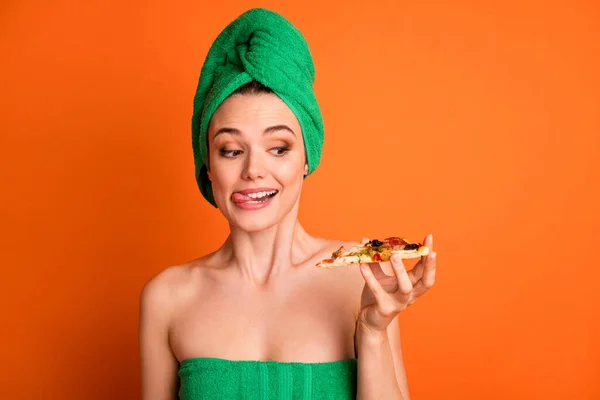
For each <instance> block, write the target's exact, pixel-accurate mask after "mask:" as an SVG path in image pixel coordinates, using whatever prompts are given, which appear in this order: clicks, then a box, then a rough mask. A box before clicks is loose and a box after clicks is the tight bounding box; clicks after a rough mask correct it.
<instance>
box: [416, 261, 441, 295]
mask: <svg viewBox="0 0 600 400" xmlns="http://www.w3.org/2000/svg"><path fill="white" fill-rule="evenodd" d="M436 258H437V253H435V252H433V253H431V254H430V255H429V256H428V257H427V258H425V259H424V261H423V262H424V263H423V276H422V277H421V279H420V280H419V281H418V282H417V284H416V285H415V289H414V292H415V293H414V295H416V296H420V295H422V294H423V293H425V292H426V291H427V290H429V288H431V287H432V286H433V285H434V284H435V270H436Z"/></svg>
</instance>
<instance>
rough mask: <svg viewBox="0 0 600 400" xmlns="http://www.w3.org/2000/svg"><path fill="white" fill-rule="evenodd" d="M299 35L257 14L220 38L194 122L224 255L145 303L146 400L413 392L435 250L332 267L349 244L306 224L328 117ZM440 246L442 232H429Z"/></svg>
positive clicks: (189, 269) (172, 275)
mask: <svg viewBox="0 0 600 400" xmlns="http://www.w3.org/2000/svg"><path fill="white" fill-rule="evenodd" d="M313 81H314V66H313V62H312V58H311V56H310V52H309V49H308V45H307V44H306V42H305V40H304V38H303V36H302V34H301V33H300V32H299V31H298V30H297V29H296V28H295V27H294V26H293V25H292V24H291V23H290V22H289V21H287V20H286V19H284V18H283V17H281V16H280V15H278V14H276V13H273V12H271V11H268V10H264V9H253V10H250V11H248V12H246V13H244V14H242V15H241V16H240V17H238V18H237V19H236V20H235V21H233V22H232V23H231V24H230V25H229V26H228V27H227V28H225V30H224V31H223V32H222V33H221V34H220V35H219V37H218V38H217V39H216V41H215V43H214V44H213V46H212V47H211V49H210V51H209V54H208V56H207V58H206V62H205V64H204V66H203V68H202V72H201V76H200V81H199V84H198V90H197V93H196V96H195V99H194V116H193V119H192V132H193V134H192V138H193V149H194V156H195V162H196V178H197V181H198V185H199V187H200V190H201V192H202V194H203V195H204V197H205V198H206V199H207V200H208V201H209V202H211V204H213V205H214V206H216V207H218V208H219V209H220V211H221V212H222V213H223V215H224V216H225V218H227V220H228V221H229V225H230V230H231V233H230V235H229V237H228V238H227V240H226V241H225V243H224V244H223V245H222V246H221V247H220V248H219V249H218V250H217V251H215V252H213V253H211V254H208V255H206V256H204V257H201V258H199V259H196V260H193V261H190V262H188V263H186V264H184V265H179V266H172V267H169V268H167V269H165V270H164V271H162V272H161V273H159V274H158V275H157V276H155V277H154V278H153V279H151V280H150V281H149V282H148V283H147V284H146V285H145V287H144V289H143V292H142V295H141V299H140V331H139V335H140V337H139V340H140V354H141V367H142V398H143V399H144V400H154V399H175V398H177V396H178V395H179V396H180V398H183V399H238V398H240V399H292V398H294V399H350V398H355V397H356V396H358V398H361V399H407V398H408V388H407V383H406V376H405V372H404V364H403V361H402V355H401V351H400V333H399V326H398V323H397V320H396V317H397V314H398V312H400V311H401V310H403V309H404V308H406V307H407V305H408V304H411V303H412V302H413V301H414V300H415V299H416V298H417V297H418V296H419V295H421V294H422V293H424V292H425V291H426V290H427V288H429V287H431V285H432V284H433V281H434V276H435V253H433V252H431V253H430V255H429V256H426V257H424V258H422V259H421V260H420V261H419V263H418V264H417V266H416V267H415V268H414V269H413V270H411V271H409V272H406V271H405V269H404V267H403V265H402V262H401V261H400V260H393V261H392V262H391V263H382V264H381V265H380V264H370V265H361V266H360V267H359V268H352V267H347V268H337V269H332V270H327V271H323V270H320V269H317V268H315V267H314V266H315V264H316V263H317V262H318V261H320V260H322V259H324V258H328V257H330V255H331V253H332V252H333V251H334V250H336V249H337V248H338V247H339V246H341V245H344V246H346V247H349V246H353V245H354V244H355V243H346V242H342V241H336V240H328V239H322V238H316V237H313V236H311V235H309V234H308V233H307V232H306V231H305V230H304V229H303V227H302V225H301V224H300V222H299V221H298V219H297V217H298V205H299V199H300V193H301V191H302V184H303V181H304V178H305V177H306V176H307V175H309V174H310V173H311V172H312V171H314V169H315V168H316V166H317V165H318V163H319V160H320V155H321V147H322V143H323V124H322V121H321V114H320V111H319V107H318V105H317V102H316V99H315V97H314V93H313V89H312V85H313ZM425 244H426V245H427V246H429V247H430V248H431V246H432V238H431V236H428V237H426V238H425Z"/></svg>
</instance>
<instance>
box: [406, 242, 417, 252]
mask: <svg viewBox="0 0 600 400" xmlns="http://www.w3.org/2000/svg"><path fill="white" fill-rule="evenodd" d="M418 248H419V245H418V244H416V243H411V244H407V245H406V246H404V250H417V249H418Z"/></svg>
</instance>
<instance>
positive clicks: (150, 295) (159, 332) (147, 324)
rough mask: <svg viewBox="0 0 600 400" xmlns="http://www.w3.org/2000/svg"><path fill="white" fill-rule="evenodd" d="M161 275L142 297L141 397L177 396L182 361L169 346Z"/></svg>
mask: <svg viewBox="0 0 600 400" xmlns="http://www.w3.org/2000/svg"><path fill="white" fill-rule="evenodd" d="M167 288H168V286H167V285H166V282H164V277H162V276H161V274H159V275H157V276H156V277H155V278H153V279H152V280H151V281H150V282H148V283H147V284H146V285H145V286H144V289H143V290H142V294H141V296H140V317H139V332H138V333H139V346H140V364H141V383H142V400H173V399H177V391H178V386H179V384H178V377H177V370H178V367H179V363H178V361H177V359H176V358H175V356H174V355H173V352H172V351H171V348H170V346H169V338H168V328H169V309H168V304H169V302H168V301H169V297H170V296H169V293H168V291H167Z"/></svg>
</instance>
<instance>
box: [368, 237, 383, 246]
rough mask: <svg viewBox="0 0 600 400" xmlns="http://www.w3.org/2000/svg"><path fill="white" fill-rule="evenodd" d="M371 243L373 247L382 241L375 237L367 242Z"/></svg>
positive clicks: (379, 244)
mask: <svg viewBox="0 0 600 400" xmlns="http://www.w3.org/2000/svg"><path fill="white" fill-rule="evenodd" d="M369 243H370V244H371V246H373V247H379V246H381V245H382V244H383V242H381V241H379V240H377V239H373V240H371V241H370V242H369Z"/></svg>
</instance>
